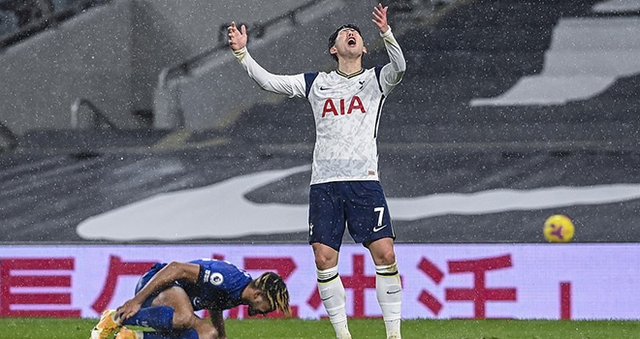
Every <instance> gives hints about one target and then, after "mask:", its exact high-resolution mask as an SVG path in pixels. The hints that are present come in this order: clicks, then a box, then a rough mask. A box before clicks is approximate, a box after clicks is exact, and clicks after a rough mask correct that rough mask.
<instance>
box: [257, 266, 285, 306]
mask: <svg viewBox="0 0 640 339" xmlns="http://www.w3.org/2000/svg"><path fill="white" fill-rule="evenodd" d="M253 283H254V285H255V287H256V288H257V289H259V290H261V291H263V292H264V294H265V296H266V297H267V300H269V304H270V305H271V308H272V309H273V310H280V311H282V313H284V315H286V316H290V315H291V309H290V308H289V290H287V285H285V283H284V280H283V279H282V277H281V276H279V275H278V274H276V273H273V272H266V273H263V274H262V275H261V276H259V277H258V278H257V279H256V280H254V282H253Z"/></svg>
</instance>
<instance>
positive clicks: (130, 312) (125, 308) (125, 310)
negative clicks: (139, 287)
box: [116, 299, 141, 320]
mask: <svg viewBox="0 0 640 339" xmlns="http://www.w3.org/2000/svg"><path fill="white" fill-rule="evenodd" d="M140 306H141V305H140V304H139V303H137V302H134V301H133V300H131V299H129V300H127V301H125V302H124V304H122V306H120V307H118V308H117V309H116V314H117V315H118V316H119V317H120V319H121V320H125V319H129V318H131V317H133V316H134V315H135V314H136V313H138V311H140Z"/></svg>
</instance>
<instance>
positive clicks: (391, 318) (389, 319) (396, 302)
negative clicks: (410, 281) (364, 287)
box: [376, 262, 402, 339]
mask: <svg viewBox="0 0 640 339" xmlns="http://www.w3.org/2000/svg"><path fill="white" fill-rule="evenodd" d="M376 296H377V297H378V303H379V304H380V309H381V310H382V318H383V319H384V325H385V328H386V330H387V338H393V339H400V338H401V335H400V319H401V311H402V284H401V282H400V275H399V274H398V263H397V262H395V263H393V264H392V265H380V266H378V265H376Z"/></svg>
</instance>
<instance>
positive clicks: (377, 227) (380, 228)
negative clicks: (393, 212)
mask: <svg viewBox="0 0 640 339" xmlns="http://www.w3.org/2000/svg"><path fill="white" fill-rule="evenodd" d="M385 227H387V225H382V226H376V227H374V228H373V232H374V233H375V232H379V231H380V230H382V229H383V228H385Z"/></svg>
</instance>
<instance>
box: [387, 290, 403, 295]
mask: <svg viewBox="0 0 640 339" xmlns="http://www.w3.org/2000/svg"><path fill="white" fill-rule="evenodd" d="M400 292H402V290H393V291H387V294H398V293H400Z"/></svg>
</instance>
